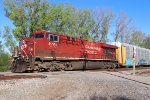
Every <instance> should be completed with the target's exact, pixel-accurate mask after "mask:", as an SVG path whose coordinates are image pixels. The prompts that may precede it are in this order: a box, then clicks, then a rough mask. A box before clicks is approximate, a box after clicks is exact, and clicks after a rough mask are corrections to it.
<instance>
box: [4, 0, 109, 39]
mask: <svg viewBox="0 0 150 100" xmlns="http://www.w3.org/2000/svg"><path fill="white" fill-rule="evenodd" d="M4 5H5V6H4V7H5V13H6V16H7V17H8V18H10V19H11V20H12V21H13V23H14V25H15V26H16V28H15V29H14V30H13V34H14V36H15V38H16V39H17V40H20V39H22V37H28V36H30V35H31V34H32V32H34V31H36V30H47V31H51V32H56V33H61V34H66V35H71V36H76V37H82V38H84V39H87V40H95V39H94V38H93V36H94V35H93V32H94V29H95V28H94V25H95V23H96V22H95V20H94V17H93V12H92V11H91V10H78V9H76V8H74V7H72V6H70V5H66V4H57V5H56V4H52V3H49V2H48V1H46V0H44V1H43V0H25V1H22V2H21V0H5V1H4ZM107 19H108V18H106V20H107ZM108 20H109V19H108ZM105 22H106V21H105ZM105 22H104V23H105ZM104 23H103V24H104ZM104 25H105V24H104ZM107 26H109V25H107ZM105 28H107V27H105ZM106 30H108V28H107V29H106ZM95 33H96V31H95ZM105 33H108V31H106V32H105ZM104 38H105V37H104Z"/></svg>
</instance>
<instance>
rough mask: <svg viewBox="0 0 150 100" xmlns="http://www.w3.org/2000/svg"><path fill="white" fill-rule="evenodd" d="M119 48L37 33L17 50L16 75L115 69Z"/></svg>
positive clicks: (21, 42) (79, 39)
mask: <svg viewBox="0 0 150 100" xmlns="http://www.w3.org/2000/svg"><path fill="white" fill-rule="evenodd" d="M116 48H117V47H116V46H113V45H108V44H103V43H98V42H89V41H86V40H84V39H81V38H75V37H70V36H65V35H61V34H56V33H51V32H47V31H44V30H40V31H36V32H34V33H33V35H32V36H31V37H30V38H23V39H22V40H21V41H20V43H19V47H16V48H14V52H13V55H12V57H13V62H12V64H11V71H12V72H25V71H56V70H81V69H83V70H85V69H97V68H102V67H104V68H115V67H116V66H117V64H118V61H117V60H116Z"/></svg>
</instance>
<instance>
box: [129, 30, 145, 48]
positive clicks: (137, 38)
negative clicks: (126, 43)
mask: <svg viewBox="0 0 150 100" xmlns="http://www.w3.org/2000/svg"><path fill="white" fill-rule="evenodd" d="M145 38H146V35H145V34H144V33H142V32H141V31H135V32H134V33H133V34H132V38H131V42H130V44H133V45H137V46H141V47H144V45H143V44H144V39H145Z"/></svg>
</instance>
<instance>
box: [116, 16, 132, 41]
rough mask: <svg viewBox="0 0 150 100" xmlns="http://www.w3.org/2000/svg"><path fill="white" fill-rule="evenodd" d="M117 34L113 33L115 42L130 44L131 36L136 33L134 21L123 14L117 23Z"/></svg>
mask: <svg viewBox="0 0 150 100" xmlns="http://www.w3.org/2000/svg"><path fill="white" fill-rule="evenodd" d="M115 25H116V32H114V33H113V36H114V41H120V42H124V43H130V41H131V36H132V34H133V32H134V31H135V27H134V25H133V21H132V19H130V18H128V16H127V15H126V14H123V13H121V14H120V15H119V16H118V17H117V19H116V22H115Z"/></svg>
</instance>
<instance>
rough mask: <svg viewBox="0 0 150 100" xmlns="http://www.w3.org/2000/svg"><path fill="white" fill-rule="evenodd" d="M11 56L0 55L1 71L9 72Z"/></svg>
mask: <svg viewBox="0 0 150 100" xmlns="http://www.w3.org/2000/svg"><path fill="white" fill-rule="evenodd" d="M9 66H10V65H9V55H8V54H7V53H0V71H2V72H4V71H7V70H9Z"/></svg>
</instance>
